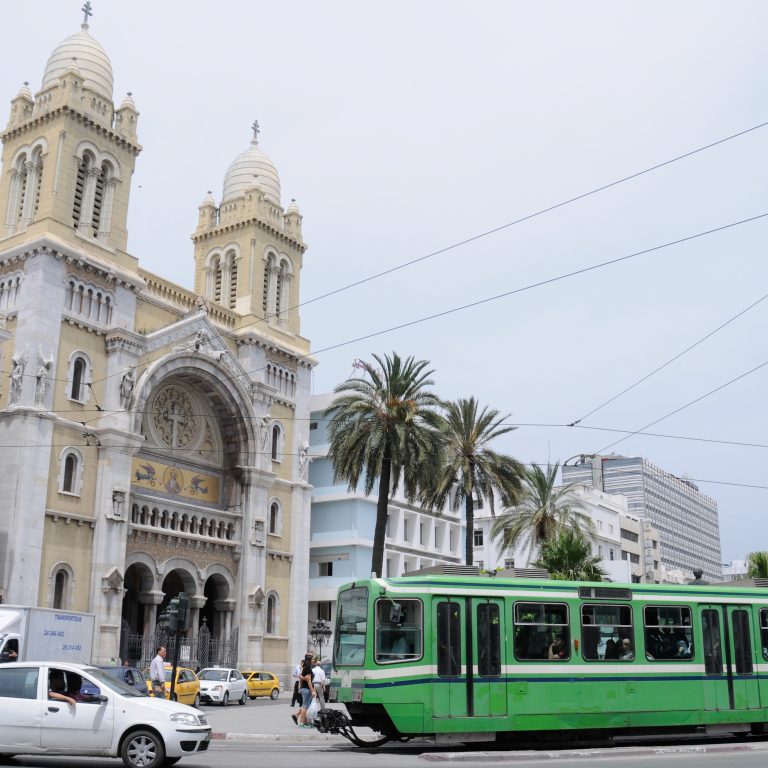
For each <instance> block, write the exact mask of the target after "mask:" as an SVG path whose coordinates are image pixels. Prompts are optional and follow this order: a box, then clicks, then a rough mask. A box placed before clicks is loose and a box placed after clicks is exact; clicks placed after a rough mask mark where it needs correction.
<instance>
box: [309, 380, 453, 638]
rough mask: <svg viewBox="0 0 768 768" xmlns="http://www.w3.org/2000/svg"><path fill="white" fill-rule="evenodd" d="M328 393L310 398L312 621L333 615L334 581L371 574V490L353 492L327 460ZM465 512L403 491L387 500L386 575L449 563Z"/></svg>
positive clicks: (373, 508)
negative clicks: (429, 506) (431, 505)
mask: <svg viewBox="0 0 768 768" xmlns="http://www.w3.org/2000/svg"><path fill="white" fill-rule="evenodd" d="M333 397H334V396H333V395H331V394H326V395H316V396H313V397H311V398H310V411H311V414H310V422H309V448H310V460H311V463H310V467H309V483H310V485H311V486H312V517H311V525H310V547H311V549H310V553H311V554H310V562H309V620H310V623H311V622H312V621H314V620H315V619H318V618H320V619H324V620H328V621H330V620H332V618H333V615H334V605H335V601H336V592H337V590H338V588H339V586H340V585H341V584H343V583H345V582H348V581H353V580H354V579H356V578H368V577H369V576H370V575H371V557H372V554H373V532H374V526H375V523H376V493H377V491H376V490H374V492H373V494H371V495H366V494H365V493H364V491H362V490H360V489H357V490H352V491H350V490H349V488H348V485H347V483H346V482H344V481H342V480H335V479H334V476H333V467H332V464H331V460H330V459H329V458H328V448H329V445H328V430H327V427H328V422H327V419H326V418H325V411H326V410H327V409H328V407H329V406H330V404H331V402H332V401H333ZM462 512H463V510H460V511H458V512H451V511H450V510H444V511H443V512H442V513H441V514H436V513H435V512H430V511H428V510H425V509H423V508H421V507H419V506H417V505H413V504H409V503H408V502H407V501H406V500H405V498H404V497H403V496H402V494H401V493H400V492H398V493H397V494H395V495H394V496H393V498H392V499H391V501H390V504H389V515H388V522H387V535H386V540H385V546H384V574H383V575H384V576H385V577H386V576H402V575H403V574H405V573H407V572H409V571H417V570H420V569H422V568H430V567H432V566H435V565H440V564H443V563H448V564H452V565H459V564H461V563H463V556H464V521H463V516H462Z"/></svg>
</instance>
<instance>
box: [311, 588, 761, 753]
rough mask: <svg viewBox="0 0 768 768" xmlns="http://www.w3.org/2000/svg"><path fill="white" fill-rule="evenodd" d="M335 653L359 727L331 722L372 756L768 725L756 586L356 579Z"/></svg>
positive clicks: (340, 689)
mask: <svg viewBox="0 0 768 768" xmlns="http://www.w3.org/2000/svg"><path fill="white" fill-rule="evenodd" d="M333 653H334V655H333V664H334V673H333V680H332V685H331V698H332V700H334V701H338V702H343V703H344V704H345V706H346V709H347V711H348V713H349V717H347V716H346V715H344V714H343V712H342V711H340V710H329V709H327V710H326V711H325V712H324V713H322V716H321V718H320V720H319V722H318V723H317V726H318V728H320V730H321V731H324V732H331V733H341V734H343V735H345V736H347V738H349V739H350V740H352V741H353V742H355V743H358V744H361V745H362V744H366V745H378V744H382V743H384V742H385V741H387V740H389V739H401V740H402V739H408V738H413V737H434V738H435V739H436V740H437V741H438V742H451V741H455V742H468V741H495V740H499V741H502V740H505V741H514V740H520V741H530V740H531V739H543V738H561V739H565V738H567V739H568V740H572V739H578V738H581V737H588V738H595V737H610V736H612V735H617V734H619V733H629V732H646V733H647V732H651V731H661V730H663V729H673V730H674V731H676V732H678V731H681V730H687V729H700V728H703V729H706V731H707V732H709V733H727V732H734V733H747V732H753V733H760V732H763V730H764V728H765V723H766V719H768V590H764V589H760V588H754V587H740V586H729V585H727V584H721V585H712V586H693V585H687V586H677V585H658V584H631V585H617V584H607V583H577V582H567V581H549V580H542V579H519V578H514V579H511V578H502V577H496V578H488V577H484V576H448V575H444V576H435V575H423V576H422V575H414V576H409V577H404V578H397V579H369V580H364V581H355V582H353V583H351V584H346V585H344V586H342V587H341V588H340V590H339V594H338V601H337V606H336V621H335V634H334V649H333ZM355 727H368V728H372V729H374V730H375V731H377V732H379V733H380V734H381V738H380V739H379V740H378V741H376V742H372V743H371V742H369V743H366V742H362V741H361V740H360V739H358V738H357V735H356V734H355V732H354V728H355Z"/></svg>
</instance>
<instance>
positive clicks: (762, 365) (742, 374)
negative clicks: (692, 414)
mask: <svg viewBox="0 0 768 768" xmlns="http://www.w3.org/2000/svg"><path fill="white" fill-rule="evenodd" d="M766 365H768V360H765V361H764V362H762V363H760V364H759V365H756V366H755V367H754V368H750V370H748V371H745V372H744V373H741V374H739V375H738V376H736V377H735V378H733V379H731V380H730V381H726V382H725V383H724V384H721V385H720V386H719V387H715V388H714V389H711V390H710V391H709V392H705V393H704V394H703V395H700V396H699V397H697V398H694V399H693V400H691V401H689V402H687V403H685V405H681V406H680V407H679V408H675V409H674V410H672V411H670V412H669V413H667V414H664V416H661V417H660V418H658V419H655V420H654V421H652V422H650V423H649V424H646V425H645V426H644V427H641V428H640V429H636V430H635V431H634V432H630V434H628V435H625V436H624V437H622V438H620V439H619V440H616V441H615V442H613V443H610V444H609V445H606V446H605V447H604V448H601V449H600V450H599V451H595V453H596V454H601V453H603V452H604V451H607V450H608V449H609V448H613V447H614V446H615V445H618V444H619V443H623V442H624V441H625V440H629V438H630V437H633V436H634V435H637V434H640V433H641V432H643V431H644V430H646V429H648V428H649V427H652V426H654V425H655V424H658V423H659V422H661V421H664V420H665V419H668V418H669V417H670V416H674V415H675V414H676V413H680V411H684V410H685V409H686V408H690V406H692V405H695V404H696V403H699V402H701V401H702V400H704V399H705V398H707V397H709V396H710V395H714V394H715V393H716V392H720V390H722V389H725V388H726V387H729V386H730V385H731V384H735V383H736V382H737V381H740V380H741V379H743V378H745V377H746V376H749V375H750V374H752V373H755V372H756V371H759V370H760V369H761V368H764V367H765V366H766Z"/></svg>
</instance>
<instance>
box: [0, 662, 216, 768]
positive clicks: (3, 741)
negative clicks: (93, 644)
mask: <svg viewBox="0 0 768 768" xmlns="http://www.w3.org/2000/svg"><path fill="white" fill-rule="evenodd" d="M85 691H88V693H85ZM94 691H95V692H94ZM210 739H211V728H210V727H209V726H208V720H207V718H206V716H205V715H203V714H201V713H200V712H198V711H197V710H195V709H192V707H188V706H186V705H185V704H176V703H175V702H171V701H165V700H163V699H154V698H152V697H150V696H146V695H145V694H144V693H143V692H142V691H137V690H136V689H135V688H132V687H131V686H128V685H126V684H125V683H123V682H122V681H121V680H116V679H115V678H113V677H110V676H109V675H108V674H107V673H106V672H104V671H103V670H100V669H96V668H95V667H90V666H88V665H86V664H75V663H65V662H42V661H38V662H31V661H28V662H12V663H9V664H0V758H8V757H10V756H12V755H36V754H39V755H41V754H45V755H78V756H93V757H96V756H98V757H120V758H122V761H123V765H124V766H125V768H160V767H161V766H163V768H164V767H165V766H169V765H173V764H174V763H176V762H177V761H179V760H180V759H181V758H182V757H184V755H192V754H196V753H198V752H203V751H205V750H206V749H208V745H209V743H210Z"/></svg>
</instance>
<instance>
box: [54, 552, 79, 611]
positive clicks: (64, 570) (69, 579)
mask: <svg viewBox="0 0 768 768" xmlns="http://www.w3.org/2000/svg"><path fill="white" fill-rule="evenodd" d="M74 584H75V572H74V571H73V570H72V568H71V566H70V565H69V564H67V563H56V565H54V566H53V568H52V569H51V571H50V577H49V581H48V605H50V606H51V608H58V609H66V608H69V607H70V606H71V604H72V590H73V588H74Z"/></svg>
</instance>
